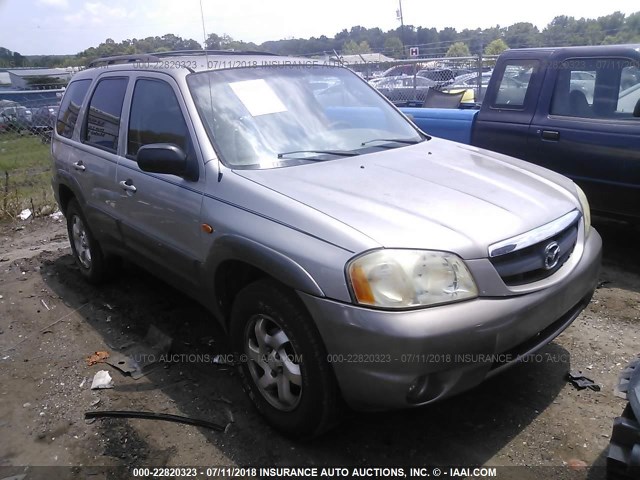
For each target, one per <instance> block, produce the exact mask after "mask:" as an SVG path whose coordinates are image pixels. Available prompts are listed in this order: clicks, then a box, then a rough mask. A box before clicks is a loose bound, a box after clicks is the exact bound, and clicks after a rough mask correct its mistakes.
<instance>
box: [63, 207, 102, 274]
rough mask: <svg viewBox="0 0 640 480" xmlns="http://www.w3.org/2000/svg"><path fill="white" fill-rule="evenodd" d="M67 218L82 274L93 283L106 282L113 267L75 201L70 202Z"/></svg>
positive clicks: (70, 239) (72, 249) (74, 254)
mask: <svg viewBox="0 0 640 480" xmlns="http://www.w3.org/2000/svg"><path fill="white" fill-rule="evenodd" d="M66 217H67V233H68V235H69V243H70V244H71V252H72V254H73V258H74V259H75V261H76V264H77V265H78V267H79V268H80V272H81V273H82V275H83V276H84V277H85V278H86V279H87V280H88V281H89V282H91V283H100V282H102V281H104V280H106V279H107V278H108V277H109V276H110V274H111V272H112V269H113V265H110V266H108V265H107V261H106V257H105V255H104V253H103V251H102V248H101V247H100V243H99V242H98V241H97V240H96V239H95V237H94V236H93V234H92V233H91V230H90V229H89V225H88V224H87V221H86V219H85V217H84V215H83V213H82V210H80V205H78V202H77V201H76V200H75V199H73V200H71V201H69V204H68V205H67V210H66ZM108 267H110V268H108Z"/></svg>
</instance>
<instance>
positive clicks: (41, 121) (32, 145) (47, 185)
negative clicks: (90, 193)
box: [0, 90, 62, 218]
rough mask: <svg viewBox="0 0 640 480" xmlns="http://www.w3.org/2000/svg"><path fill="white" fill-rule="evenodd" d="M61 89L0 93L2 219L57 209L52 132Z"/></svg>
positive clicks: (0, 198)
mask: <svg viewBox="0 0 640 480" xmlns="http://www.w3.org/2000/svg"><path fill="white" fill-rule="evenodd" d="M61 97H62V90H44V91H40V90H35V91H23V92H19V91H7V92H0V218H12V217H16V216H18V215H20V213H21V212H23V211H25V210H27V209H28V210H29V211H30V214H31V215H33V216H39V215H47V214H50V213H52V212H53V210H54V209H55V199H54V196H53V192H52V190H51V161H50V149H51V133H52V131H53V128H54V126H55V120H56V117H57V114H58V105H59V103H60V99H61Z"/></svg>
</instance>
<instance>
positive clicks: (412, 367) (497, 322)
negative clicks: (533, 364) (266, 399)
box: [300, 230, 602, 410]
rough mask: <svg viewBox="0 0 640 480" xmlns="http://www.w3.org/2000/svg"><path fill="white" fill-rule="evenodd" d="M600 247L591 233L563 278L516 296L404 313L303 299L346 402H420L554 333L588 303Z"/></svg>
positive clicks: (379, 405) (469, 383)
mask: <svg viewBox="0 0 640 480" xmlns="http://www.w3.org/2000/svg"><path fill="white" fill-rule="evenodd" d="M601 252H602V240H601V238H600V236H599V234H598V233H597V232H596V231H595V230H592V232H591V234H590V235H589V238H588V240H587V243H586V245H585V248H584V251H583V254H582V258H581V259H580V261H579V262H578V264H577V265H576V267H575V268H574V270H573V271H572V272H571V274H570V275H569V276H568V277H567V278H566V279H565V281H564V282H562V283H561V284H559V285H555V286H553V287H550V288H546V289H543V290H539V291H536V292H533V293H528V294H523V295H519V296H510V297H503V298H478V299H475V300H472V301H468V302H461V303H457V304H451V305H443V306H439V307H432V308H427V309H424V310H413V311H405V312H388V311H379V310H371V309H366V308H360V307H357V306H354V305H350V304H343V303H339V302H335V301H332V300H328V299H325V298H318V297H313V296H311V295H307V294H304V293H300V297H301V298H302V300H303V301H304V303H305V305H306V306H307V308H308V309H309V311H310V313H311V315H312V316H313V318H314V320H315V321H316V325H317V326H318V329H319V331H320V334H321V335H322V337H323V340H324V343H325V346H326V348H327V352H328V361H329V362H330V363H331V364H332V366H333V369H334V372H335V374H336V378H337V380H338V383H339V385H340V388H341V391H342V394H343V396H344V398H345V400H346V401H347V403H348V404H349V405H350V406H352V407H353V408H356V409H364V410H378V409H387V408H401V407H409V406H417V405H423V404H427V403H431V402H433V401H435V400H438V399H441V398H444V397H447V396H451V395H454V394H456V393H459V392H461V391H464V390H467V389H469V388H472V387H474V386H475V385H477V384H479V383H481V382H482V381H483V380H484V379H486V378H488V377H490V376H492V375H494V374H496V373H498V372H499V371H501V370H503V369H504V368H507V367H508V366H510V365H512V364H514V363H516V362H517V361H519V360H520V358H519V357H521V356H524V355H527V354H530V353H533V352H535V351H536V350H537V349H539V348H541V347H542V346H543V345H546V344H547V343H549V342H550V341H551V340H553V339H554V338H555V337H556V336H557V335H559V334H560V333H561V332H562V331H563V330H564V329H565V328H567V327H568V326H569V325H570V324H571V322H572V321H573V320H574V319H575V318H576V317H577V316H578V315H579V314H580V312H581V311H582V310H583V309H584V307H585V306H586V305H587V304H588V303H589V299H590V298H591V295H592V294H593V291H594V289H595V286H596V282H597V278H598V273H599V269H600V259H601Z"/></svg>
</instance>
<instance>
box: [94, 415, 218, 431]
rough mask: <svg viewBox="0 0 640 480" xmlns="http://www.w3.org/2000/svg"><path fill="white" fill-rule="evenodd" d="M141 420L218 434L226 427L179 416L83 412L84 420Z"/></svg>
mask: <svg viewBox="0 0 640 480" xmlns="http://www.w3.org/2000/svg"><path fill="white" fill-rule="evenodd" d="M101 417H110V418H143V419H149V420H166V421H168V422H177V423H186V424H187V425H194V426H196V427H204V428H210V429H211V430H216V431H218V432H224V431H225V430H226V428H227V426H228V425H224V426H223V425H220V424H217V423H213V422H209V421H207V420H201V419H199V418H190V417H183V416H180V415H171V414H168V413H155V412H136V411H128V410H104V411H93V412H85V414H84V418H85V419H90V418H101Z"/></svg>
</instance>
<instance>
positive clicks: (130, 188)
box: [120, 179, 138, 193]
mask: <svg viewBox="0 0 640 480" xmlns="http://www.w3.org/2000/svg"><path fill="white" fill-rule="evenodd" d="M120 186H121V187H122V188H123V189H124V190H126V191H128V192H131V193H135V192H136V191H137V190H138V189H137V188H136V187H135V185H132V183H131V179H129V180H122V181H121V182H120Z"/></svg>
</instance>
